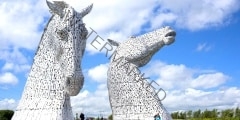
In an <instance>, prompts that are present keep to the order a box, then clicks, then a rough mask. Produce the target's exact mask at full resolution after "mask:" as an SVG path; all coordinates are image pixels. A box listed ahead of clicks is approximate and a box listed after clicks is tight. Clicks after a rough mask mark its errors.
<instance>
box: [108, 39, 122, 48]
mask: <svg viewBox="0 0 240 120" xmlns="http://www.w3.org/2000/svg"><path fill="white" fill-rule="evenodd" d="M107 40H108V42H109V43H110V44H111V45H113V46H119V45H120V43H119V42H117V41H114V40H111V39H107Z"/></svg>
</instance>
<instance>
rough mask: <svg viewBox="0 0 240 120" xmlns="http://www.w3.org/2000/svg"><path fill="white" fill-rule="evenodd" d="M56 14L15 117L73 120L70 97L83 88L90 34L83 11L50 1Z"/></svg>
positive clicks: (50, 22) (40, 119) (50, 21)
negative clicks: (84, 63) (83, 59)
mask: <svg viewBox="0 0 240 120" xmlns="http://www.w3.org/2000/svg"><path fill="white" fill-rule="evenodd" d="M47 5H48V7H49V8H50V11H51V13H52V14H53V15H52V17H51V18H50V20H49V22H48V24H47V27H46V28H45V29H44V33H43V35H42V38H41V41H40V43H39V46H38V49H37V52H36V54H35V57H34V62H33V65H32V67H31V71H30V73H29V75H28V78H27V82H26V85H25V88H24V91H23V94H22V98H21V100H20V102H19V105H18V107H17V109H16V111H15V113H14V116H13V118H12V120H73V119H74V118H73V113H72V108H71V104H70V96H75V95H77V94H78V93H79V91H80V90H81V88H82V86H83V83H84V77H83V74H82V70H81V59H82V57H83V53H84V50H85V47H86V36H87V34H88V31H87V29H86V28H85V24H84V23H83V22H82V18H83V17H84V16H85V15H87V14H88V13H89V12H90V11H91V9H92V5H90V6H88V7H87V8H85V9H83V10H82V11H81V12H77V11H75V10H74V9H73V8H72V7H71V6H69V5H68V4H66V3H65V2H62V1H54V2H53V3H51V2H49V1H47Z"/></svg>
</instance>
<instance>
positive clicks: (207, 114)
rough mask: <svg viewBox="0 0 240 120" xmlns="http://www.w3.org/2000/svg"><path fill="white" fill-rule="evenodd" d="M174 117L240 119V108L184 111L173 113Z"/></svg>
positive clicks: (213, 119) (203, 119)
mask: <svg viewBox="0 0 240 120" xmlns="http://www.w3.org/2000/svg"><path fill="white" fill-rule="evenodd" d="M171 116H172V118H173V119H188V120H240V109H239V108H238V107H237V108H235V109H225V110H217V109H213V110H208V109H206V110H204V111H201V110H200V109H199V110H197V111H192V110H189V111H182V112H173V113H171Z"/></svg>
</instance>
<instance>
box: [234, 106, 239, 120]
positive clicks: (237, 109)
mask: <svg viewBox="0 0 240 120" xmlns="http://www.w3.org/2000/svg"><path fill="white" fill-rule="evenodd" d="M235 118H236V120H240V109H239V108H238V107H237V108H236V109H235Z"/></svg>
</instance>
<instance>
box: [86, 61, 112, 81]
mask: <svg viewBox="0 0 240 120" xmlns="http://www.w3.org/2000/svg"><path fill="white" fill-rule="evenodd" d="M107 70H108V64H100V65H98V66H96V67H94V68H91V69H89V70H88V76H89V77H90V78H91V79H92V80H94V81H97V82H105V81H106V80H107Z"/></svg>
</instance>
